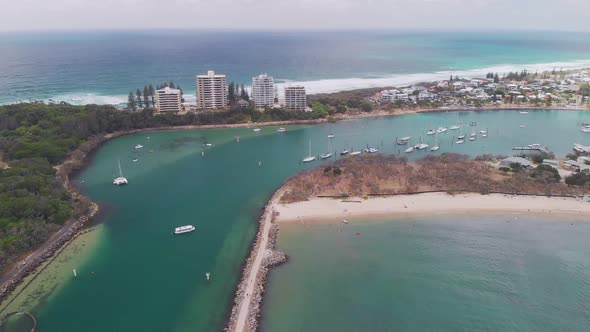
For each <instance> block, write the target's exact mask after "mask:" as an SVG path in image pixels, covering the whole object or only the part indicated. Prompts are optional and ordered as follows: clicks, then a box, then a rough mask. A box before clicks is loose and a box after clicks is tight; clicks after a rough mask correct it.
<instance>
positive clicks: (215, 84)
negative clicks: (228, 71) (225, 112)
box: [197, 70, 227, 109]
mask: <svg viewBox="0 0 590 332" xmlns="http://www.w3.org/2000/svg"><path fill="white" fill-rule="evenodd" d="M197 107H198V108H201V109H222V108H226V107H227V80H226V78H225V75H220V74H215V72H214V71H213V70H209V71H208V72H207V75H197Z"/></svg>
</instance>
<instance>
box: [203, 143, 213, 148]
mask: <svg viewBox="0 0 590 332" xmlns="http://www.w3.org/2000/svg"><path fill="white" fill-rule="evenodd" d="M205 146H208V147H212V146H213V144H211V143H205Z"/></svg>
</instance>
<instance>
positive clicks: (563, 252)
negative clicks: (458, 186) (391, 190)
mask: <svg viewBox="0 0 590 332" xmlns="http://www.w3.org/2000/svg"><path fill="white" fill-rule="evenodd" d="M356 232H360V235H359V236H356V235H355V233H356ZM589 236H590V223H588V222H586V221H580V220H568V219H560V218H555V217H552V218H551V219H547V218H541V217H527V216H519V217H518V218H517V219H515V217H514V216H504V215H491V216H449V215H446V216H436V217H420V218H401V219H399V220H389V219H383V220H361V219H356V220H350V221H349V224H348V225H343V224H342V223H341V222H332V223H319V224H312V225H309V224H308V225H306V226H303V225H298V224H284V225H281V233H280V236H279V243H278V247H279V248H280V249H281V250H283V251H285V252H287V253H289V256H290V257H289V258H290V260H289V262H288V263H287V264H285V265H283V266H280V267H278V268H277V269H275V270H273V271H272V272H271V277H270V283H269V286H268V290H267V293H266V298H265V302H264V314H263V315H264V319H263V324H262V326H263V328H262V331H285V332H291V331H309V332H312V331H343V332H345V331H588V330H589V329H590V274H589V273H588V271H590V245H589V244H588V237H589Z"/></svg>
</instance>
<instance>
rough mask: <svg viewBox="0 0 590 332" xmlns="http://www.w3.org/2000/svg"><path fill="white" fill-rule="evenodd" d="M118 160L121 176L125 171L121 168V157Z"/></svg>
mask: <svg viewBox="0 0 590 332" xmlns="http://www.w3.org/2000/svg"><path fill="white" fill-rule="evenodd" d="M117 161H118V163H119V176H120V177H123V171H122V170H121V159H118V160H117Z"/></svg>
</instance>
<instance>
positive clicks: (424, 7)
mask: <svg viewBox="0 0 590 332" xmlns="http://www.w3.org/2000/svg"><path fill="white" fill-rule="evenodd" d="M589 13H590V0H16V1H15V0H0V31H20V30H103V29H104V30H116V29H163V28H164V29H232V30H235V29H257V30H313V29H460V30H465V29H479V30H482V29H502V30H506V29H521V30H570V31H590V18H589Z"/></svg>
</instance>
